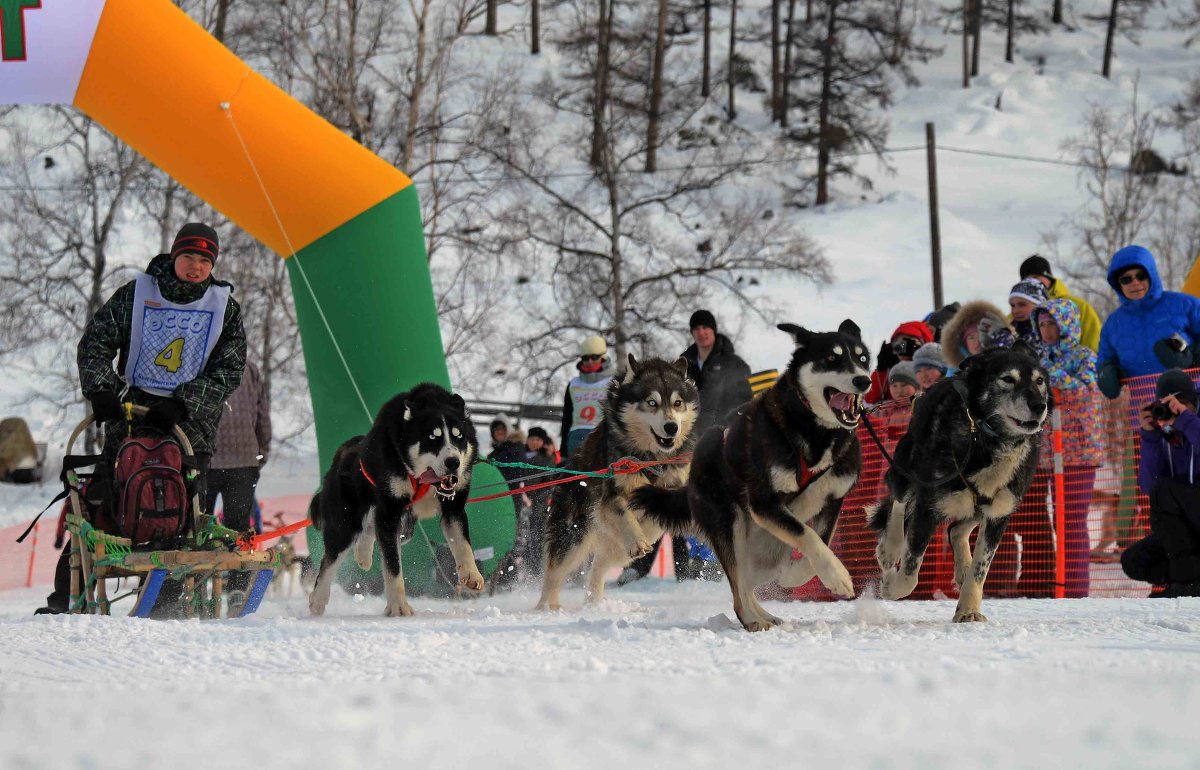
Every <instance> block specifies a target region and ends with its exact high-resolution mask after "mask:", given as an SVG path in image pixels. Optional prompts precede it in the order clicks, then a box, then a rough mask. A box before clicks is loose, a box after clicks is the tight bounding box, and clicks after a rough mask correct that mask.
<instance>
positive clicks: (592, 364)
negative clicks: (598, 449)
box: [561, 337, 613, 458]
mask: <svg viewBox="0 0 1200 770" xmlns="http://www.w3.org/2000/svg"><path fill="white" fill-rule="evenodd" d="M607 355H608V343H606V342H605V341H604V338H603V337H588V338H587V339H585V340H584V341H583V342H581V343H580V344H579V361H578V363H576V364H575V368H576V369H578V370H579V374H578V375H577V376H576V377H575V378H573V379H572V380H571V382H569V383H568V384H567V392H566V395H565V396H564V397H563V418H562V435H561V438H562V445H563V448H564V451H565V452H566V455H567V457H568V458H570V457H573V456H574V455H575V450H577V449H579V446H580V445H581V444H582V443H583V440H584V439H585V438H587V437H588V434H589V433H591V431H592V430H593V429H594V428H595V427H596V426H597V425H599V424H600V421H601V420H603V419H604V409H603V404H604V399H605V398H606V397H607V396H608V383H609V380H611V379H612V375H613V370H612V367H610V366H609V365H608V359H607V358H606V357H605V356H607Z"/></svg>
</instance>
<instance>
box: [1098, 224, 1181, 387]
mask: <svg viewBox="0 0 1200 770" xmlns="http://www.w3.org/2000/svg"><path fill="white" fill-rule="evenodd" d="M1108 283H1109V285H1110V286H1112V288H1113V291H1115V292H1116V293H1117V298H1118V300H1119V301H1120V306H1119V307H1118V308H1117V309H1116V310H1114V311H1113V312H1112V315H1110V316H1109V317H1108V319H1107V320H1106V321H1105V322H1104V327H1103V328H1102V329H1101V330H1100V355H1099V358H1098V362H1097V368H1098V372H1099V377H1098V380H1099V382H1098V384H1099V386H1100V392H1102V393H1103V394H1104V395H1105V396H1107V397H1108V398H1116V397H1117V396H1118V395H1120V393H1121V385H1122V380H1124V379H1126V378H1128V377H1139V376H1142V375H1148V374H1160V373H1162V372H1165V371H1166V370H1168V369H1172V368H1175V367H1178V368H1181V369H1186V368H1187V367H1189V366H1192V364H1193V359H1192V351H1193V345H1194V344H1195V343H1196V342H1197V341H1200V299H1197V298H1196V297H1193V296H1191V295H1188V294H1183V293H1181V292H1177V291H1166V290H1165V289H1163V285H1162V280H1161V279H1160V278H1159V276H1158V267H1157V265H1156V264H1155V262H1154V255H1153V254H1151V253H1150V251H1149V250H1148V249H1146V248H1145V247H1143V246H1126V247H1125V248H1123V249H1121V250H1120V251H1118V252H1117V253H1116V254H1114V255H1113V258H1112V263H1111V265H1110V266H1109V268H1108Z"/></svg>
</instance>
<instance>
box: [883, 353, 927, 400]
mask: <svg viewBox="0 0 1200 770" xmlns="http://www.w3.org/2000/svg"><path fill="white" fill-rule="evenodd" d="M920 389H921V383H920V382H918V381H917V370H916V367H915V366H913V362H912V361H901V362H900V363H898V364H896V365H895V366H893V367H892V368H891V370H890V371H889V372H888V395H890V396H891V398H892V400H893V401H910V400H912V397H913V396H915V395H917V391H918V390H920Z"/></svg>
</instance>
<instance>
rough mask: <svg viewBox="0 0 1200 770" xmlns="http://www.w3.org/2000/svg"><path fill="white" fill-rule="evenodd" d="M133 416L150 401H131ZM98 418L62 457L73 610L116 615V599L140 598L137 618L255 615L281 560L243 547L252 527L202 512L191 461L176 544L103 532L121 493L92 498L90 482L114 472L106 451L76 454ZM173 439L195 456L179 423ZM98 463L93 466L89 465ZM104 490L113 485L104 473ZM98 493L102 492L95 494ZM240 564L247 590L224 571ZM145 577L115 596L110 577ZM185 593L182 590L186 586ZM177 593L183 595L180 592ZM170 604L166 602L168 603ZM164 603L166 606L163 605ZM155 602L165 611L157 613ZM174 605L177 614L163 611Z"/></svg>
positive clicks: (267, 552) (133, 610)
mask: <svg viewBox="0 0 1200 770" xmlns="http://www.w3.org/2000/svg"><path fill="white" fill-rule="evenodd" d="M124 407H125V410H126V419H127V420H132V418H133V416H134V415H141V414H145V413H146V411H147V410H146V408H145V407H140V406H135V405H133V404H125V405H124ZM92 422H93V417H92V416H91V415H88V416H87V417H85V418H84V419H83V421H82V422H81V423H79V425H78V426H77V427H76V428H75V431H74V432H73V433H72V434H71V437H70V439H68V441H67V451H66V455H65V456H64V457H63V477H62V478H63V483H64V484H65V486H66V492H67V498H68V500H69V506H70V508H69V512H68V513H67V532H68V534H69V536H70V545H69V548H70V563H71V598H70V611H71V612H72V613H73V614H97V615H109V614H111V611H112V605H113V604H114V603H115V602H118V601H121V600H122V599H125V598H128V597H130V596H132V597H133V599H134V601H133V607H132V608H131V609H130V611H129V615H130V616H131V617H139V618H147V617H155V616H169V617H178V618H193V617H199V618H221V617H245V616H247V615H250V614H253V613H254V612H255V611H256V610H257V609H258V607H259V604H260V603H261V602H262V598H263V596H264V594H265V593H266V590H267V586H269V585H270V583H271V575H272V574H273V572H274V567H275V565H276V563H277V555H276V552H275V550H274V549H270V548H268V549H266V550H263V551H249V552H248V551H243V550H241V545H242V544H243V543H244V542H245V541H246V540H247V539H248V537H249V535H252V534H253V533H252V532H251V533H239V532H235V531H234V530H231V529H227V528H226V527H223V526H221V524H219V523H218V522H217V520H216V517H215V516H210V515H206V514H204V513H203V512H202V510H201V507H202V503H201V500H200V495H199V489H198V488H197V485H196V484H195V479H196V476H197V471H196V470H195V469H194V468H189V467H188V466H187V465H186V464H185V465H184V469H183V473H184V477H185V479H186V490H187V494H186V503H187V504H186V507H185V510H184V514H183V516H184V525H183V528H182V530H181V532H180V534H179V535H178V536H177V537H174V538H172V539H171V542H170V544H169V545H166V544H163V545H159V546H150V547H147V546H144V545H141V546H139V545H135V544H134V541H133V540H131V539H129V538H127V537H121V536H119V535H116V534H112V533H109V532H105V531H103V530H102V529H101V528H100V526H105V525H104V524H103V522H105V521H115V520H116V519H115V518H114V517H111V516H106V515H105V506H114V505H115V504H116V503H115V499H116V498H115V496H114V495H112V494H108V495H100V497H101V499H100V500H96V499H88V497H87V496H86V489H85V486H86V484H87V483H88V482H90V481H92V480H94V479H96V478H97V477H98V476H99V475H104V476H109V474H110V469H109V468H108V467H107V464H106V463H105V462H103V459H104V458H103V457H102V456H101V455H75V454H72V449H73V448H74V445H75V441H76V440H77V439H78V438H79V436H80V435H81V434H82V433H83V432H84V431H85V430H86V429H87V427H88V426H89V425H91V424H92ZM173 438H174V439H175V440H176V441H178V443H179V446H180V448H181V449H182V451H183V455H184V456H185V457H187V458H190V457H191V456H192V445H191V442H190V441H189V440H188V437H187V435H186V434H185V433H184V432H183V431H182V430H181V429H180V428H179V427H178V426H176V427H175V429H174V436H173ZM89 467H91V468H92V469H93V470H92V471H91V472H86V471H84V470H83V469H86V468H89ZM104 481H105V482H106V483H105V485H104V487H103V488H104V489H111V484H108V483H107V482H109V481H111V479H107V478H106V479H104ZM93 497H95V496H94V495H93ZM229 570H236V571H241V572H248V573H249V581H248V584H247V589H246V591H245V592H242V591H233V592H226V591H225V585H224V573H225V572H226V571H229ZM120 578H138V579H139V584H138V587H137V588H136V589H135V590H131V591H129V592H127V593H125V594H122V595H119V596H115V597H111V598H110V596H109V593H108V591H109V585H108V581H109V580H112V579H120ZM180 585H181V586H182V592H181V593H179V586H180ZM168 586H170V587H171V590H170V593H171V594H172V596H171V597H170V598H169V599H165V600H164V599H163V593H164V588H166V587H168ZM176 594H178V597H179V598H178V600H176V599H175V595H176ZM168 604H169V605H171V606H167V605H168ZM160 605H162V606H160ZM156 607H157V608H158V609H159V612H157V613H156V612H155V610H156ZM164 610H168V611H169V612H170V613H171V614H169V615H166V614H164V612H163V611H164Z"/></svg>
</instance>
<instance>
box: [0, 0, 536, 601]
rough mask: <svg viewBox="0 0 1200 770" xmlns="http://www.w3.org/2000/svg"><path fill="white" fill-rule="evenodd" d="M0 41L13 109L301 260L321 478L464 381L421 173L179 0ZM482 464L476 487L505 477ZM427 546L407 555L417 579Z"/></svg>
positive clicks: (505, 520) (7, 4) (103, 3)
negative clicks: (64, 108) (402, 166)
mask: <svg viewBox="0 0 1200 770" xmlns="http://www.w3.org/2000/svg"><path fill="white" fill-rule="evenodd" d="M0 36H2V38H3V40H2V46H0V104H69V105H74V106H75V107H76V108H77V109H79V110H80V111H82V112H83V113H85V114H87V115H88V116H89V117H91V118H92V119H94V120H95V121H96V122H98V123H99V124H101V125H103V126H104V127H105V128H107V129H108V130H109V131H111V132H112V133H113V134H114V135H116V136H117V137H119V138H120V139H121V140H122V141H124V142H125V143H126V144H128V145H129V146H131V147H132V148H133V149H135V150H136V151H138V152H139V153H141V154H142V155H143V156H145V157H146V158H147V159H148V160H150V161H151V162H153V163H154V164H155V165H156V166H158V167H159V168H161V169H162V170H163V171H165V172H166V173H167V174H169V175H170V176H172V177H173V178H174V179H176V180H177V181H178V182H180V183H181V184H183V185H184V186H185V187H187V188H188V189H189V190H191V191H192V192H193V193H195V194H196V195H197V196H198V197H200V198H201V199H203V200H204V201H206V202H207V203H209V204H210V205H211V206H213V208H215V209H217V210H218V211H220V212H222V213H223V214H224V215H225V216H227V217H228V218H229V219H230V220H232V221H233V222H235V223H236V224H237V225H238V226H239V227H241V228H242V229H244V230H245V231H246V232H248V233H250V234H251V235H252V236H254V237H255V238H257V239H258V240H259V241H261V242H262V243H264V244H266V245H267V246H268V247H270V249H271V250H272V251H274V252H275V253H276V254H278V255H280V256H281V257H282V258H283V259H285V260H286V261H287V267H288V275H289V278H290V281H291V284H292V291H293V296H294V298H295V304H296V315H297V318H298V321H299V326H300V334H301V340H302V342H303V347H304V358H305V362H306V365H307V368H308V382H309V389H310V392H311V396H312V403H313V412H314V416H315V418H316V431H317V443H318V448H319V452H320V458H321V466H322V468H325V467H328V464H329V462H330V459H331V457H332V455H333V451H334V450H335V449H336V448H337V447H338V445H339V444H341V442H342V441H344V440H345V439H346V438H348V437H350V436H352V435H355V434H358V433H363V432H365V430H366V428H367V427H368V426H369V425H370V422H371V419H372V417H373V415H374V414H375V412H376V411H377V410H378V409H379V407H380V406H381V405H382V404H383V403H384V402H385V401H386V400H387V399H389V398H390V397H391V396H393V395H395V394H396V393H398V392H400V391H403V390H406V389H407V388H409V387H411V386H412V385H415V384H416V383H418V382H422V381H432V382H438V383H441V384H443V385H445V386H449V384H450V382H449V374H448V371H447V369H446V362H445V357H444V354H443V349H442V339H441V333H440V331H439V329H438V323H437V312H436V309H435V305H434V298H433V287H432V283H431V281H430V275H429V268H428V264H427V262H426V255H425V241H424V234H423V231H422V225H421V210H420V205H419V202H418V199H417V193H416V190H415V188H414V187H413V183H412V180H410V179H409V178H408V177H407V176H405V175H404V174H403V173H401V172H400V171H398V170H397V169H396V168H394V167H393V166H391V165H390V164H388V163H387V162H385V161H384V160H382V159H381V158H379V157H378V156H376V155H374V154H373V153H371V152H370V151H368V150H367V149H365V148H364V147H362V146H361V145H359V144H358V143H357V142H355V141H354V140H352V139H350V138H349V137H348V136H346V135H345V134H343V133H342V132H341V131H339V130H338V129H337V128H335V127H334V126H332V125H330V124H329V123H327V122H326V121H325V120H324V119H322V118H321V117H319V116H318V115H316V114H315V113H313V112H312V111H311V110H309V109H308V108H307V107H305V106H304V105H303V104H301V103H300V102H298V101H296V100H295V99H293V98H292V97H291V96H289V95H288V94H286V93H285V92H284V91H282V90H281V89H279V88H278V87H276V86H275V85H273V84H272V83H270V82H269V81H268V80H266V79H265V78H263V77H262V76H261V75H258V74H257V73H255V72H254V71H252V70H251V69H250V67H249V66H248V65H247V64H246V63H245V62H243V61H242V60H241V59H239V58H238V57H237V56H235V55H234V54H233V53H232V52H230V51H229V50H228V49H226V48H225V47H224V46H223V45H221V44H220V43H219V42H218V41H217V40H216V39H214V38H213V37H212V36H211V35H209V34H208V33H207V32H206V31H205V30H204V29H203V28H202V27H200V26H199V25H197V24H196V23H195V22H194V21H192V20H191V19H190V18H189V17H188V16H187V15H186V14H185V13H184V12H183V11H181V10H180V9H179V8H177V7H176V6H175V5H174V4H172V3H171V2H169V0H0ZM476 470H477V472H476V486H480V485H481V483H485V484H486V483H489V482H499V481H501V480H502V479H501V478H500V475H499V474H498V473H497V472H496V471H495V470H494V469H492V468H488V467H483V466H480V467H479V468H477V469H476ZM497 502H498V503H500V505H496V504H494V503H493V504H492V505H491V507H486V506H473V507H472V508H470V509H469V513H470V520H471V532H472V540H473V541H474V545H475V546H476V548H477V556H478V557H481V561H482V562H483V563H484V567H485V574H486V573H487V571H488V568H491V567H494V565H495V562H496V560H497V557H499V556H502V555H503V554H504V553H505V552H507V550H508V549H509V548H510V547H511V546H512V540H513V532H512V530H513V525H512V518H513V517H512V506H511V504H509V503H508V501H507V500H500V501H497ZM425 529H426V530H427V534H428V535H429V537H430V538H431V539H434V540H437V539H440V536H441V535H440V531H439V528H438V527H437V526H436V525H435V526H432V527H425ZM309 532H310V545H312V546H313V551H314V556H319V552H320V550H321V547H320V543H319V538H316V542H313V540H314V538H313V537H312V535H313V534H315V533H314V532H313V530H311V529H310V530H309ZM418 551H421V553H418ZM424 551H425V549H418V548H408V549H406V550H405V557H406V564H405V575H406V578H408V579H409V580H411V581H414V582H415V583H417V584H421V583H424V582H426V578H427V577H428V576H429V575H431V574H432V568H431V565H430V564H428V563H419V562H426V561H427V560H426V559H425V558H424V557H427V556H428V554H427V553H424ZM482 557H488V558H482ZM347 561H349V560H347ZM377 561H378V560H377ZM414 587H417V586H416V585H414Z"/></svg>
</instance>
